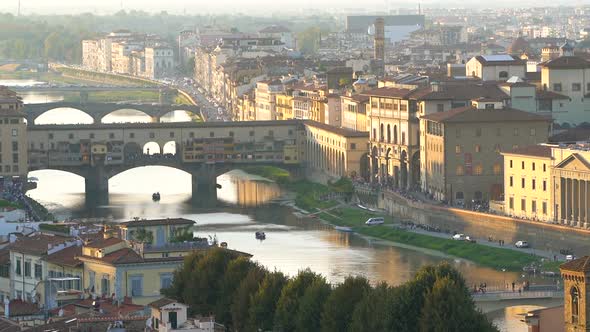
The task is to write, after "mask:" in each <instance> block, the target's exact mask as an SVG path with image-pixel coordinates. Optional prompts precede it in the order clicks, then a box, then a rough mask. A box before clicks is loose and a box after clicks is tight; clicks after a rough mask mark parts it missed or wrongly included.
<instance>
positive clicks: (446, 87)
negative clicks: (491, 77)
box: [409, 83, 510, 100]
mask: <svg viewBox="0 0 590 332" xmlns="http://www.w3.org/2000/svg"><path fill="white" fill-rule="evenodd" d="M409 97H410V98H411V99H416V100H472V99H475V98H480V97H484V98H489V99H495V100H504V99H508V98H510V97H509V96H508V95H507V94H506V93H504V91H502V90H501V89H500V88H499V87H498V86H497V85H496V84H485V83H467V84H441V85H440V86H439V90H438V91H433V90H432V88H430V87H425V88H420V89H416V90H414V91H412V93H411V95H410V96H409Z"/></svg>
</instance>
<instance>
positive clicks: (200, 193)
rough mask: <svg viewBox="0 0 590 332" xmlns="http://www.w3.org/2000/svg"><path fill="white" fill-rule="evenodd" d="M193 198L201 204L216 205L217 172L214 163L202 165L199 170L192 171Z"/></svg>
mask: <svg viewBox="0 0 590 332" xmlns="http://www.w3.org/2000/svg"><path fill="white" fill-rule="evenodd" d="M191 180H192V181H191V182H192V192H193V195H192V199H193V202H194V203H197V204H199V205H201V206H215V205H216V204H217V174H216V173H215V166H214V165H202V166H201V168H200V169H199V170H196V171H194V172H192V174H191Z"/></svg>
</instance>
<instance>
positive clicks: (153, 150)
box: [142, 141, 162, 156]
mask: <svg viewBox="0 0 590 332" xmlns="http://www.w3.org/2000/svg"><path fill="white" fill-rule="evenodd" d="M142 151H143V154H147V155H150V156H151V155H154V154H160V153H162V149H161V147H160V144H158V142H154V141H150V142H147V143H145V144H144V145H143V149H142Z"/></svg>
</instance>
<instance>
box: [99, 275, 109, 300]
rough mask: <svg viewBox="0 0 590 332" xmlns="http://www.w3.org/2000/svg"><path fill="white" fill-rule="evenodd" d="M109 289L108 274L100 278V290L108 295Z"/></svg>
mask: <svg viewBox="0 0 590 332" xmlns="http://www.w3.org/2000/svg"><path fill="white" fill-rule="evenodd" d="M110 291H111V283H110V280H109V279H108V276H103V277H102V279H101V280H100V292H101V294H102V295H105V296H108V295H110Z"/></svg>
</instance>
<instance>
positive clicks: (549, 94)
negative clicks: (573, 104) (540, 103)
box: [537, 90, 570, 99]
mask: <svg viewBox="0 0 590 332" xmlns="http://www.w3.org/2000/svg"><path fill="white" fill-rule="evenodd" d="M537 99H570V97H568V96H565V95H562V94H559V93H557V92H553V91H548V90H537Z"/></svg>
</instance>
